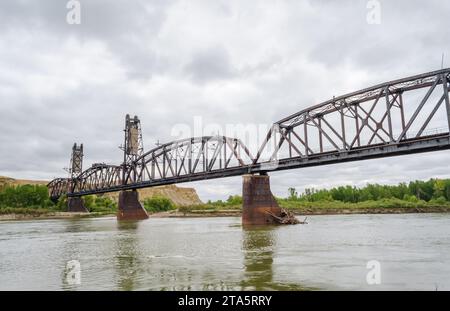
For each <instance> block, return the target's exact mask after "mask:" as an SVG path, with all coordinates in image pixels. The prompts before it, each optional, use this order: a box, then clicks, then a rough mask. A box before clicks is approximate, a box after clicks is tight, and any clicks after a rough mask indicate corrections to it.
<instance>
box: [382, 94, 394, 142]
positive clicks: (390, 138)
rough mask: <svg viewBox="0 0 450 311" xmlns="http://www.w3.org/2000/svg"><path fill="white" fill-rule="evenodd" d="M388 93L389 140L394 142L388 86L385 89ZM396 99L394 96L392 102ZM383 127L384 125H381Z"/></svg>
mask: <svg viewBox="0 0 450 311" xmlns="http://www.w3.org/2000/svg"><path fill="white" fill-rule="evenodd" d="M385 93H386V113H387V119H388V131H389V140H390V141H391V142H392V141H394V137H393V136H392V119H391V102H390V100H389V87H388V86H386V89H385ZM394 100H395V98H394V96H392V101H394ZM381 126H383V124H381Z"/></svg>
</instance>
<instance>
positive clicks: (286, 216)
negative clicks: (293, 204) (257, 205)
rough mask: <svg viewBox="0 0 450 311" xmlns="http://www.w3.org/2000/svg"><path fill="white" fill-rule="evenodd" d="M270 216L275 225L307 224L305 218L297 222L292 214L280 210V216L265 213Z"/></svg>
mask: <svg viewBox="0 0 450 311" xmlns="http://www.w3.org/2000/svg"><path fill="white" fill-rule="evenodd" d="M267 213H268V214H269V215H270V216H272V217H273V218H274V219H275V220H276V222H277V223H279V224H282V225H296V224H307V222H306V217H305V219H304V220H303V221H300V220H298V219H297V218H296V217H295V215H294V213H292V212H290V211H287V210H285V209H281V213H280V215H275V214H273V213H271V212H267Z"/></svg>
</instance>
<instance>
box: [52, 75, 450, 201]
mask: <svg viewBox="0 0 450 311" xmlns="http://www.w3.org/2000/svg"><path fill="white" fill-rule="evenodd" d="M449 81H450V69H443V70H439V71H434V72H429V73H424V74H420V75H416V76H412V77H408V78H404V79H399V80H394V81H390V82H386V83H382V84H378V85H375V86H372V87H369V88H366V89H363V90H360V91H357V92H353V93H350V94H346V95H343V96H339V97H335V98H333V99H330V100H328V101H325V102H323V103H320V104H318V105H315V106H312V107H309V108H307V109H304V110H302V111H299V112H297V113H295V114H293V115H290V116H288V117H286V118H284V119H281V120H280V121H278V122H275V123H274V124H273V126H272V127H271V129H270V130H269V132H268V133H267V136H266V137H265V139H264V141H263V142H262V145H261V146H260V148H259V149H258V150H256V152H254V153H253V154H252V153H251V151H250V150H249V149H248V148H247V147H246V146H245V145H244V144H243V142H242V141H241V140H239V139H237V138H231V137H224V136H205V137H194V138H188V139H183V140H178V141H173V142H170V143H167V144H163V145H160V146H158V147H156V148H154V149H152V150H149V151H147V152H145V153H144V152H143V148H141V149H140V150H141V152H138V153H133V155H134V156H132V157H130V153H129V152H128V153H127V150H124V152H125V155H124V162H123V163H122V164H120V165H108V164H94V165H92V167H90V168H88V169H86V170H84V171H82V172H81V173H79V174H76V175H72V176H71V177H70V178H57V179H54V180H53V181H51V182H50V183H49V184H48V187H49V191H50V196H51V198H52V199H57V198H59V197H60V196H61V195H64V194H66V195H67V196H69V197H71V196H75V197H76V196H82V195H88V194H100V193H106V192H112V191H120V190H131V189H138V188H144V187H152V186H158V185H167V184H173V183H180V182H190V181H198V180H205V179H213V178H221V177H228V176H238V175H243V174H252V173H266V172H270V171H279V170H287V169H294V168H301V167H309V166H318V165H326V164H332V163H340V162H348V161H358V160H364V159H372V158H381V157H390V156H396V155H403V154H412V153H419V152H428V151H437V150H444V149H449V148H450V136H449V129H450V102H449V93H448V92H449V88H450V86H449ZM139 130H140V127H139ZM125 143H127V138H126V139H125Z"/></svg>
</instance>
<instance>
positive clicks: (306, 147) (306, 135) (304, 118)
mask: <svg viewBox="0 0 450 311" xmlns="http://www.w3.org/2000/svg"><path fill="white" fill-rule="evenodd" d="M307 122H308V120H307V119H306V114H305V115H304V116H303V130H304V132H305V154H306V156H308V155H309V150H308V148H309V145H308V124H307Z"/></svg>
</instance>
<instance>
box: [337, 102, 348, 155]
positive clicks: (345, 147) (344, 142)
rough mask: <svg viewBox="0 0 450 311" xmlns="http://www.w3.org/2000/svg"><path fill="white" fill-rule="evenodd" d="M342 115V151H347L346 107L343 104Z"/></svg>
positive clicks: (340, 110)
mask: <svg viewBox="0 0 450 311" xmlns="http://www.w3.org/2000/svg"><path fill="white" fill-rule="evenodd" d="M339 112H340V114H341V130H342V149H344V150H346V149H347V142H346V141H345V120H344V105H343V104H342V103H341V107H340V109H339Z"/></svg>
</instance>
